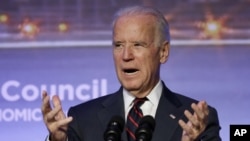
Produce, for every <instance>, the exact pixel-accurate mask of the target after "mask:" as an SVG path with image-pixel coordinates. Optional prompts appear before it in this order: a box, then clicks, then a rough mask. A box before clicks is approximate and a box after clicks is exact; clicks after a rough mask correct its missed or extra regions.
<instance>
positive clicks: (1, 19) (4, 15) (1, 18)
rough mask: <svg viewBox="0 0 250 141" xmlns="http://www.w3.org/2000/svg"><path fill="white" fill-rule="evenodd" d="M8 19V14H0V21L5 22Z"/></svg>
mask: <svg viewBox="0 0 250 141" xmlns="http://www.w3.org/2000/svg"><path fill="white" fill-rule="evenodd" d="M8 21H9V16H8V15H7V14H0V23H7V22H8Z"/></svg>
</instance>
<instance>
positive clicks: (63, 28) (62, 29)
mask: <svg viewBox="0 0 250 141" xmlns="http://www.w3.org/2000/svg"><path fill="white" fill-rule="evenodd" d="M58 30H59V31H60V32H66V31H68V30H69V25H68V24H67V23H65V22H62V23H59V24H58Z"/></svg>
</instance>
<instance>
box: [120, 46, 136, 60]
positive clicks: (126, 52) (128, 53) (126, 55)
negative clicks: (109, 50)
mask: <svg viewBox="0 0 250 141" xmlns="http://www.w3.org/2000/svg"><path fill="white" fill-rule="evenodd" d="M133 59H134V54H133V49H132V47H131V46H125V47H124V49H123V60H124V61H130V60H133Z"/></svg>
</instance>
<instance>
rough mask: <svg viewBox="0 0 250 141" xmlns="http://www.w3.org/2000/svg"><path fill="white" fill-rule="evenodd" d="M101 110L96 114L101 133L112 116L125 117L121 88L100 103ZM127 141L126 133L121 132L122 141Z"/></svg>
mask: <svg viewBox="0 0 250 141" xmlns="http://www.w3.org/2000/svg"><path fill="white" fill-rule="evenodd" d="M102 105H103V109H102V110H100V111H99V112H98V118H99V120H100V121H101V123H102V128H103V129H104V130H103V131H105V130H106V128H107V125H108V122H109V121H110V119H111V118H112V117H113V116H116V115H118V116H121V117H123V118H124V117H125V114H124V113H125V112H124V101H123V95H122V87H121V88H120V89H119V90H118V91H117V92H116V93H114V94H112V96H110V97H109V98H107V99H106V100H105V101H103V103H102ZM126 140H127V135H126V132H125V131H123V133H122V141H126Z"/></svg>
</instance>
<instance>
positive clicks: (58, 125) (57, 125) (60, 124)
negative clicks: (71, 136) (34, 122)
mask: <svg viewBox="0 0 250 141" xmlns="http://www.w3.org/2000/svg"><path fill="white" fill-rule="evenodd" d="M72 120H73V118H72V117H68V118H65V119H62V120H59V121H57V122H53V123H52V124H49V130H50V132H54V131H58V130H63V129H66V128H67V125H68V124H69V123H70V122H71V121H72Z"/></svg>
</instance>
